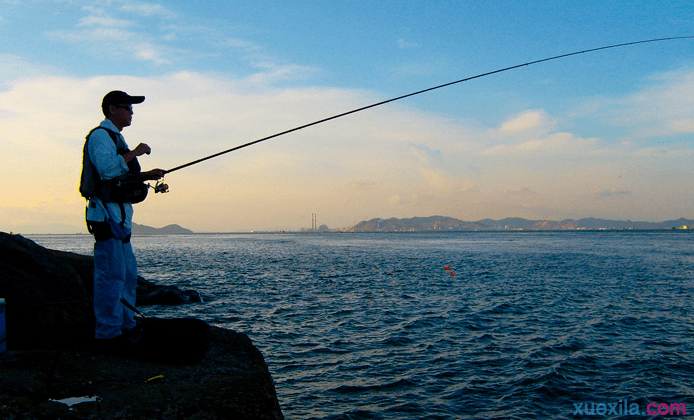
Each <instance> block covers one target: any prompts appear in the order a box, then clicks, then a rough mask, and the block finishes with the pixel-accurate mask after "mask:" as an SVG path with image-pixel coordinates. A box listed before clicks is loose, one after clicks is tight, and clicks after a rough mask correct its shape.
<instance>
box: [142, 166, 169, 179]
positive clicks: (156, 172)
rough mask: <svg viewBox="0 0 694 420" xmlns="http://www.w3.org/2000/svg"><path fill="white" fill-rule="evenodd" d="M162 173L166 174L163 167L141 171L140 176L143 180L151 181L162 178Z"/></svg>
mask: <svg viewBox="0 0 694 420" xmlns="http://www.w3.org/2000/svg"><path fill="white" fill-rule="evenodd" d="M164 174H166V171H165V170H163V169H152V170H151V171H147V172H142V176H143V177H144V179H145V180H152V181H156V180H157V179H161V178H163V177H164Z"/></svg>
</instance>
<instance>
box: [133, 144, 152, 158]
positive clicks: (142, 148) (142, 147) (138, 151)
mask: <svg viewBox="0 0 694 420" xmlns="http://www.w3.org/2000/svg"><path fill="white" fill-rule="evenodd" d="M133 153H135V156H142V155H148V154H150V153H152V148H151V147H149V146H148V145H146V144H144V143H140V144H138V145H137V147H136V148H135V150H133Z"/></svg>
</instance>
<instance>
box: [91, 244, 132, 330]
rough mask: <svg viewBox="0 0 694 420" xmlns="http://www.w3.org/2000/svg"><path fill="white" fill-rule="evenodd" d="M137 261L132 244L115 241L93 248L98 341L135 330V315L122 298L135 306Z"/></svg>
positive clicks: (95, 245)
mask: <svg viewBox="0 0 694 420" xmlns="http://www.w3.org/2000/svg"><path fill="white" fill-rule="evenodd" d="M136 291H137V260H136V259H135V254H133V249H132V246H131V245H130V242H122V241H120V240H118V239H116V238H110V239H106V240H101V241H97V242H96V243H95V244H94V314H95V315H96V331H95V337H96V338H98V339H108V338H114V337H117V336H119V335H120V334H122V333H123V332H125V331H127V330H129V329H131V328H134V327H135V314H134V313H133V312H132V311H131V310H130V309H128V308H126V307H125V306H124V305H123V304H122V303H121V301H120V299H121V298H125V300H126V301H127V302H128V303H130V304H131V305H133V306H135V295H136Z"/></svg>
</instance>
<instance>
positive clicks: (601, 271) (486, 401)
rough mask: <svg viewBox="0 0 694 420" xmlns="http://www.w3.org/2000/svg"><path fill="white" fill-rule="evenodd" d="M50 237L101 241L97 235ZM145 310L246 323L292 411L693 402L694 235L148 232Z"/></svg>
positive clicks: (50, 241)
mask: <svg viewBox="0 0 694 420" xmlns="http://www.w3.org/2000/svg"><path fill="white" fill-rule="evenodd" d="M28 237H29V238H30V239H32V240H34V241H35V242H37V243H39V244H41V245H43V246H46V247H49V248H52V249H60V250H64V251H71V252H78V253H82V254H91V252H92V245H93V240H92V238H91V237H90V236H88V235H34V236H28ZM132 243H133V247H134V248H135V253H136V255H137V258H138V263H139V272H140V274H141V275H142V276H143V277H144V278H146V279H148V280H151V281H154V282H158V283H160V284H171V285H176V286H178V287H180V288H182V289H195V290H197V291H198V292H200V294H201V295H202V297H203V299H204V303H197V304H188V305H182V306H172V307H165V306H149V307H142V308H140V309H141V310H143V311H144V312H145V313H146V314H147V315H150V316H158V317H189V316H190V317H196V318H201V319H203V320H205V321H207V322H209V323H210V324H212V325H216V326H220V327H224V328H229V329H233V330H235V331H238V332H242V333H245V334H247V335H248V336H249V337H250V338H251V340H252V341H253V343H254V344H255V346H256V347H257V348H258V349H259V350H260V351H261V352H262V354H263V355H264V358H265V361H266V363H267V365H268V367H269V369H270V372H271V374H272V377H273V380H274V384H275V388H276V390H277V395H278V399H279V402H280V406H281V408H282V411H283V413H284V415H285V417H286V418H287V419H387V420H394V419H593V418H610V419H655V418H658V419H663V418H692V416H693V415H694V310H692V304H693V303H694V299H693V298H694V292H693V288H692V286H694V280H693V279H694V233H692V232H688V231H684V230H660V231H638V230H635V231H634V230H625V231H551V232H545V231H508V232H507V231H503V232H435V233H428V232H427V233H424V232H422V233H418V232H408V233H381V232H379V233H342V234H341V233H248V234H245V233H244V234H195V235H167V236H138V237H134V238H133V240H132Z"/></svg>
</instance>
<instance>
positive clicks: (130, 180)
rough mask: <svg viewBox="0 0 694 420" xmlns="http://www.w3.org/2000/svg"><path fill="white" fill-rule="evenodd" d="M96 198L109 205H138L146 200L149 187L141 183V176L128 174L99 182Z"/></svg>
mask: <svg viewBox="0 0 694 420" xmlns="http://www.w3.org/2000/svg"><path fill="white" fill-rule="evenodd" d="M100 184H101V185H100V188H99V193H98V194H97V197H99V198H100V199H102V200H104V201H107V202H110V203H133V204H135V203H139V202H142V201H144V199H145V198H147V192H149V185H147V184H145V183H144V182H142V176H140V175H139V174H134V173H130V172H128V173H127V174H125V175H123V176H121V177H118V178H115V179H110V180H108V181H103V180H102V181H101V183H100Z"/></svg>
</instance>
